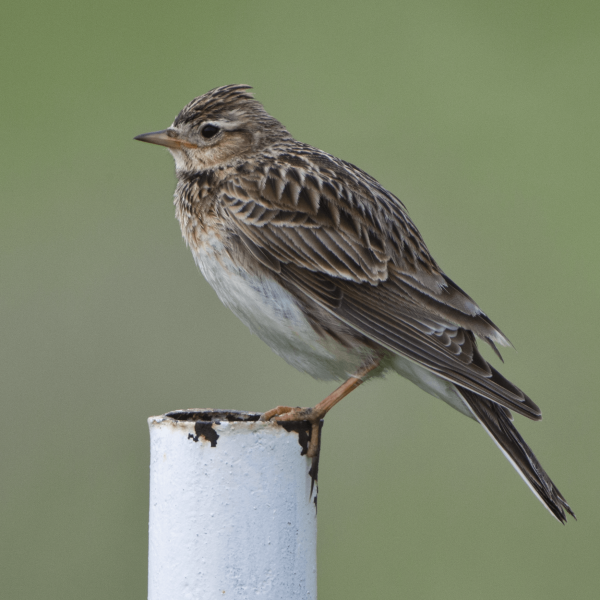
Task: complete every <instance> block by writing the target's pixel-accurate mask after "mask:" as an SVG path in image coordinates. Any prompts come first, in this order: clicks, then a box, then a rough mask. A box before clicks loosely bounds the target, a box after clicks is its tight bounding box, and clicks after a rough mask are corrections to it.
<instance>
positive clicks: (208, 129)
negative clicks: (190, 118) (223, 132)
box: [202, 125, 219, 138]
mask: <svg viewBox="0 0 600 600" xmlns="http://www.w3.org/2000/svg"><path fill="white" fill-rule="evenodd" d="M217 133H219V128H218V127H217V126H216V125H205V126H204V127H203V128H202V137H205V138H211V137H214V136H215V135H217Z"/></svg>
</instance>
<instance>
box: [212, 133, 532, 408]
mask: <svg viewBox="0 0 600 600" xmlns="http://www.w3.org/2000/svg"><path fill="white" fill-rule="evenodd" d="M219 195H220V201H221V205H222V206H223V207H224V209H225V211H226V213H227V214H228V215H229V216H230V223H229V226H230V227H231V228H232V229H233V230H234V231H235V232H236V233H237V234H238V235H239V237H240V238H241V239H242V241H243V243H244V244H245V245H246V247H247V248H248V249H249V250H250V252H251V253H252V254H253V255H254V256H255V257H256V258H257V259H258V260H259V261H261V262H262V263H263V264H264V265H265V266H267V267H268V268H270V269H271V270H273V272H274V273H275V274H277V276H278V277H280V278H282V279H283V280H284V281H285V282H287V284H288V286H292V288H293V289H296V290H298V292H299V293H301V294H303V295H306V296H308V297H309V298H310V299H312V300H313V301H314V302H317V303H318V304H319V305H321V306H322V307H324V308H325V309H326V310H328V311H329V312H330V313H332V314H333V315H335V316H336V317H337V318H339V319H340V320H342V321H343V322H345V323H347V324H348V325H350V326H351V327H352V328H354V329H356V330H357V331H360V332H361V333H362V334H364V335H366V336H368V337H369V338H371V339H373V340H374V341H376V342H377V343H379V344H381V345H382V346H384V347H387V348H389V349H390V350H392V351H394V352H397V353H400V354H402V355H404V356H407V357H408V358H410V359H411V360H414V361H416V362H418V363H420V364H422V365H423V366H425V367H427V368H428V369H430V370H431V371H433V372H435V373H437V374H438V375H440V376H442V377H444V378H446V379H448V380H450V381H452V382H454V383H457V384H459V385H461V386H464V387H466V388H467V389H472V390H473V391H475V392H477V393H479V394H481V395H483V396H484V397H486V398H489V399H490V400H492V401H494V402H497V403H499V404H501V405H503V406H506V407H507V408H511V409H513V410H515V411H516V412H519V413H522V414H524V415H526V416H528V417H530V418H534V419H536V418H539V417H540V411H539V409H538V407H537V406H536V405H535V404H534V403H533V402H532V401H531V400H530V399H529V398H528V397H527V396H526V395H525V394H524V393H523V392H521V390H519V389H518V388H517V387H515V386H514V385H512V384H511V383H510V382H508V381H507V380H506V379H505V378H504V377H502V376H501V375H500V373H498V372H497V371H496V370H495V369H494V368H493V367H491V366H490V365H489V364H488V363H487V362H486V361H485V360H484V359H483V357H482V356H481V354H480V353H479V351H478V350H477V345H476V341H475V335H477V336H479V337H481V338H482V339H484V340H486V341H487V342H489V343H490V344H491V345H492V347H494V345H493V342H494V341H496V342H499V343H501V344H508V340H506V338H505V337H504V336H503V334H502V333H501V332H500V331H499V330H498V329H497V328H496V327H495V325H494V324H493V323H492V322H491V321H490V320H489V319H488V318H487V316H486V315H485V314H484V313H483V312H482V311H481V310H480V309H479V307H478V306H477V305H476V304H475V302H474V301H473V300H472V299H471V298H470V297H469V296H467V295H466V294H465V293H464V292H463V291H462V290H461V289H460V288H459V287H458V286H456V285H455V284H454V283H453V282H452V281H451V280H450V279H449V278H448V277H447V276H446V275H445V274H444V273H443V272H442V270H441V269H440V268H439V267H438V265H437V264H436V262H435V261H434V260H433V258H432V257H431V255H430V254H429V251H428V250H427V247H426V246H425V243H424V242H423V240H422V238H421V236H420V234H419V232H418V230H417V229H416V227H415V226H414V224H413V223H412V221H411V220H410V218H409V217H408V214H407V212H406V209H405V208H404V206H403V205H402V203H401V202H400V201H399V200H398V199H397V198H396V197H395V196H393V195H392V194H390V193H389V192H387V191H386V190H385V189H384V188H382V187H381V186H380V185H379V184H378V183H377V182H376V181H375V180H374V179H372V178H371V177H369V176H368V175H367V174H365V173H363V172H362V171H360V170H359V169H357V168H356V167H354V166H352V165H349V164H348V163H344V162H343V161H340V160H338V159H336V158H334V157H331V156H329V155H327V154H326V153H323V152H321V151H319V150H316V149H313V148H311V147H309V146H305V145H300V144H299V147H298V153H297V154H294V155H288V154H285V155H279V156H277V157H276V159H274V160H273V162H272V164H270V165H269V164H268V163H266V164H264V165H263V166H262V167H261V169H260V170H257V169H253V168H252V167H250V165H242V166H240V167H239V168H238V175H237V176H234V177H231V178H229V179H228V180H227V182H226V183H225V184H224V185H223V187H222V188H221V189H220V191H219ZM494 348H495V347H494Z"/></svg>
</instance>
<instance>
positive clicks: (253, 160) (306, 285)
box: [134, 84, 575, 523]
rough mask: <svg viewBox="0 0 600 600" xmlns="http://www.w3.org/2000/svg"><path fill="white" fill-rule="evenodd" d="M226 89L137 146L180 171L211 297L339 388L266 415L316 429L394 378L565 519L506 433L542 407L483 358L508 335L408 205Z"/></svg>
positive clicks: (246, 94) (184, 214)
mask: <svg viewBox="0 0 600 600" xmlns="http://www.w3.org/2000/svg"><path fill="white" fill-rule="evenodd" d="M251 89H252V88H251V86H248V85H245V84H233V85H225V86H221V87H218V88H215V89H213V90H211V91H209V92H207V93H205V94H203V95H201V96H198V97H197V98H195V99H194V100H192V101H191V102H190V103H189V104H187V105H186V106H185V107H184V108H183V109H182V110H181V112H179V114H178V115H177V117H176V118H175V120H174V121H173V123H172V124H171V126H169V127H168V128H167V129H164V130H161V131H154V132H151V133H145V134H142V135H138V136H137V137H135V138H134V139H136V140H139V141H143V142H148V143H151V144H158V145H160V146H165V147H166V148H167V149H168V150H169V151H170V153H171V155H172V156H173V158H174V161H175V171H176V176H177V185H176V189H175V194H174V205H175V214H176V217H177V220H178V221H179V224H180V227H181V232H182V235H183V238H184V240H185V242H186V243H187V245H188V246H189V248H190V250H191V252H192V255H193V257H194V260H195V262H196V264H197V266H198V267H199V269H200V271H201V272H202V274H203V275H204V277H205V279H206V280H207V282H208V283H209V284H210V285H211V286H212V287H213V288H214V290H215V291H216V293H217V295H218V297H219V298H220V300H221V301H222V302H223V304H225V306H227V307H228V308H229V309H231V311H232V312H233V313H234V314H235V315H237V317H239V319H241V321H242V322H243V323H244V324H245V325H247V326H248V327H249V329H250V330H251V331H252V332H253V333H254V334H256V335H257V336H258V337H259V338H260V339H261V340H262V341H264V342H265V343H266V344H267V345H269V346H270V347H271V348H272V349H273V350H274V351H275V353H277V354H278V355H279V356H280V357H282V358H283V359H284V360H285V361H286V362H287V363H289V364H290V365H292V366H293V367H295V368H296V369H299V370H300V371H303V372H306V373H308V374H310V375H312V376H313V377H314V378H316V379H322V380H330V381H331V380H333V381H338V382H342V383H341V385H340V386H339V387H338V388H337V389H336V390H335V391H334V392H332V393H331V394H330V395H329V396H327V397H326V398H325V399H324V400H323V401H321V402H320V403H318V404H317V405H316V406H314V407H312V408H301V407H289V406H277V407H275V408H273V409H272V410H270V411H267V412H265V413H264V414H263V415H262V416H261V420H275V421H277V422H278V423H282V424H284V423H286V422H287V423H288V424H289V423H291V422H299V421H308V422H309V423H310V424H311V428H312V429H311V430H310V431H311V435H310V447H309V450H308V455H309V456H314V455H315V454H316V452H317V446H318V440H319V438H318V435H319V429H320V423H321V422H322V419H323V418H324V417H325V415H326V414H327V413H328V411H329V410H330V409H331V408H332V407H333V406H334V405H335V404H337V403H338V402H339V401H340V400H341V399H342V398H344V397H345V396H346V395H347V394H349V393H350V392H351V391H352V390H354V389H356V388H357V387H358V386H359V385H360V384H361V383H363V382H364V381H366V380H368V379H372V378H374V377H379V376H383V375H384V374H386V373H388V372H396V373H398V374H399V375H401V376H403V377H405V378H407V379H408V380H410V381H411V382H413V383H414V384H416V385H417V386H418V387H420V388H421V389H423V390H425V391H426V392H428V393H429V394H431V395H433V396H435V397H437V398H439V399H441V400H443V401H444V402H446V403H448V404H449V405H450V406H452V407H453V408H454V409H456V410H457V411H459V412H460V413H462V414H464V415H465V416H467V417H470V418H471V419H473V420H474V421H476V422H478V423H479V424H480V425H481V426H482V427H483V428H484V430H485V431H486V432H487V433H488V434H489V435H490V437H491V438H492V439H493V440H494V442H495V443H496V445H497V446H498V447H499V448H500V450H501V451H502V452H503V454H504V455H505V456H506V458H507V459H508V460H509V461H510V463H511V464H512V466H513V467H514V468H515V469H516V471H517V472H518V474H519V475H520V476H521V477H522V479H523V480H524V481H525V483H526V484H527V485H528V486H529V488H530V489H531V491H532V492H533V493H534V494H535V495H536V496H537V498H538V499H539V500H540V501H541V503H542V504H543V505H544V506H545V507H546V508H547V509H548V511H549V512H550V513H551V514H552V515H553V516H554V517H555V518H556V519H557V520H558V521H559V522H561V523H565V522H566V521H567V517H566V513H568V514H569V515H571V516H572V517H574V518H575V514H574V513H573V511H572V509H571V507H570V506H569V504H568V503H567V501H566V500H565V498H564V497H563V495H562V494H561V493H560V492H559V490H558V489H557V487H556V486H555V485H554V483H553V482H552V480H551V479H550V477H549V476H548V475H547V474H546V472H545V471H544V469H543V468H542V466H541V464H540V463H539V461H538V460H537V458H536V457H535V455H534V454H533V452H532V451H531V449H530V448H529V446H528V445H527V444H526V443H525V441H524V440H523V438H522V437H521V435H520V434H519V432H518V431H517V429H516V428H515V426H514V424H513V416H512V413H517V414H519V415H523V416H525V417H527V418H529V419H532V420H534V421H537V420H540V419H541V411H540V409H539V407H538V406H537V405H536V404H535V403H534V402H533V400H531V398H530V397H529V396H528V395H527V394H525V393H524V392H523V391H521V390H520V389H519V388H518V387H517V386H516V385H514V384H513V383H511V382H510V381H508V380H507V379H506V378H505V377H503V376H502V375H501V374H500V372H499V371H497V370H496V368H495V367H494V366H492V365H491V364H490V363H489V362H488V361H487V360H485V359H484V358H483V356H482V354H481V353H480V351H479V348H478V345H477V339H479V340H481V341H483V342H485V343H487V344H488V345H489V346H490V347H491V348H492V349H493V351H494V352H495V353H496V354H497V355H498V357H499V358H500V359H501V358H502V357H501V356H500V353H499V351H498V349H497V346H498V345H500V346H510V345H511V344H510V342H509V341H508V339H507V338H506V336H505V335H504V334H503V333H502V332H501V331H500V329H498V327H497V326H496V325H495V324H494V323H493V322H492V321H491V319H490V318H489V317H488V316H487V315H486V314H485V313H484V312H483V311H482V310H481V309H480V308H479V306H478V305H477V304H476V303H475V301H474V300H473V299H472V298H471V297H470V296H469V295H467V293H466V292H464V291H463V290H462V289H461V288H460V287H459V286H458V285H457V284H456V283H454V281H453V280H452V279H450V277H448V276H447V275H446V274H445V273H444V271H443V270H442V269H441V268H440V266H439V265H438V264H437V262H436V261H435V260H434V258H433V257H432V256H431V254H430V252H429V250H428V249H427V246H426V245H425V242H424V240H423V238H422V236H421V234H420V233H419V231H418V229H417V227H416V226H415V224H414V223H413V221H412V220H411V218H410V217H409V214H408V211H407V209H406V207H405V205H404V204H403V203H402V202H401V201H400V200H399V199H398V198H397V197H396V196H395V195H394V194H392V193H391V192H389V191H388V190H386V189H385V188H384V187H383V186H382V185H381V184H380V183H379V182H378V181H377V180H376V179H374V178H373V177H371V176H370V175H368V174H367V173H366V172H365V171H363V170H361V169H360V168H358V167H356V166H355V165H353V164H351V163H349V162H346V161H344V160H341V159H339V158H336V157H335V156H333V155H331V154H328V153H327V152H324V151H323V150H319V149H318V148H315V147H313V146H311V145H309V144H306V143H303V142H300V141H297V140H296V139H295V138H294V137H293V136H292V135H291V134H290V133H289V132H288V130H287V129H286V128H285V126H284V125H283V124H282V123H281V122H279V121H278V120H277V119H276V118H274V117H273V116H271V115H270V114H269V113H268V112H267V111H266V110H265V109H264V107H263V105H262V104H261V103H260V102H259V101H258V100H256V99H255V98H254V95H253V93H252V92H250V91H249V90H251Z"/></svg>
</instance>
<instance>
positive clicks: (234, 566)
mask: <svg viewBox="0 0 600 600" xmlns="http://www.w3.org/2000/svg"><path fill="white" fill-rule="evenodd" d="M259 416H260V415H259V414H257V413H242V412H236V411H214V410H211V409H206V410H186V411H174V412H171V413H167V414H166V415H162V416H159V417H151V418H150V419H148V424H149V426H150V444H151V462H150V531H149V562H148V598H149V600H184V599H185V600H187V599H189V600H205V599H206V600H216V599H217V598H223V599H224V600H226V599H227V598H238V599H247V598H256V599H260V600H292V599H293V598H302V599H303V600H304V599H306V598H311V599H316V597H317V548H316V546H317V543H316V542H317V514H316V500H317V498H316V493H317V490H316V485H313V484H314V481H313V477H312V476H311V475H310V474H309V471H311V473H313V474H314V475H315V477H316V468H317V460H316V459H312V462H311V459H309V458H307V457H306V456H305V455H304V454H305V451H306V444H307V439H308V436H309V435H310V426H308V424H307V425H306V427H304V424H301V425H300V426H293V427H289V426H288V427H285V428H284V427H282V426H281V425H278V424H277V423H272V422H268V423H264V422H260V421H258V418H259Z"/></svg>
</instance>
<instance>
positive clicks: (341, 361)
mask: <svg viewBox="0 0 600 600" xmlns="http://www.w3.org/2000/svg"><path fill="white" fill-rule="evenodd" d="M192 254H193V255H194V260H195V261H196V264H197V265H198V267H199V268H200V270H201V271H202V274H203V275H204V277H205V278H206V280H207V281H208V283H210V285H211V286H212V287H213V289H214V290H215V292H217V295H218V296H219V299H220V300H221V302H223V304H225V306H227V307H228V308H230V309H231V310H232V311H233V312H234V313H235V314H236V315H237V316H238V318H239V319H240V320H241V321H242V322H243V323H244V324H245V325H247V326H248V327H249V329H250V331H252V333H254V334H256V335H257V336H258V337H259V338H260V339H261V340H262V341H263V342H265V343H266V344H267V345H269V346H270V347H271V348H272V349H273V350H274V351H275V352H276V353H277V354H278V355H279V356H281V357H282V358H283V359H284V360H285V361H286V362H288V363H289V364H290V365H292V366H293V367H295V368H296V369H298V370H300V371H304V372H306V373H309V374H310V375H312V376H313V377H315V378H316V379H337V380H345V379H347V378H348V377H350V376H351V375H354V374H356V373H357V372H358V371H359V370H360V368H361V367H362V366H363V365H364V363H365V360H366V358H367V357H366V355H365V349H364V348H357V349H356V350H355V351H353V350H349V349H348V348H346V347H344V346H342V345H341V344H339V343H338V342H336V341H335V340H333V339H332V338H330V337H323V336H321V335H319V334H318V333H317V332H316V331H315V330H314V329H313V328H312V327H311V325H310V323H309V322H308V320H307V319H306V317H305V316H304V314H303V313H302V311H301V310H300V308H299V307H298V304H297V302H296V301H295V299H294V297H293V296H292V295H291V294H290V293H289V292H288V291H287V290H285V289H284V288H283V287H282V286H281V285H279V284H278V283H277V282H276V281H274V280H273V279H271V278H269V277H268V276H266V277H259V276H256V275H252V274H250V273H248V272H247V271H245V270H243V269H240V268H239V267H238V266H237V265H236V264H235V263H234V262H233V261H232V260H231V258H230V257H229V255H228V254H227V253H226V252H224V251H222V246H221V244H220V242H214V243H213V245H212V246H204V249H202V250H192ZM382 367H383V368H382V369H377V370H376V371H374V372H372V375H375V376H379V375H382V374H383V372H384V371H386V370H387V369H389V368H391V369H393V370H394V371H396V373H398V374H399V375H402V376H403V377H405V378H406V379H408V380H409V381H412V382H413V383H414V384H416V385H417V386H419V387H420V388H421V389H422V390H424V391H426V392H428V393H429V394H431V395H432V396H435V397H436V398H439V399H440V400H443V401H444V402H447V403H448V404H449V405H450V406H452V407H453V408H455V409H456V410H458V411H459V412H461V413H463V414H465V415H467V416H468V417H471V418H474V417H473V415H472V413H471V411H470V409H469V408H468V406H466V404H465V402H464V400H463V399H462V398H461V396H460V395H459V394H458V392H457V391H456V388H455V387H454V385H453V384H452V383H450V382H449V381H446V380H445V379H442V378H441V377H439V376H438V375H435V374H434V373H432V372H431V371H429V370H428V369H426V368H424V367H422V366H421V365H419V364H417V363H415V362H413V361H411V360H409V359H408V358H405V357H404V356H400V355H398V354H392V353H390V355H388V358H387V359H385V360H384V361H383V362H382Z"/></svg>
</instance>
